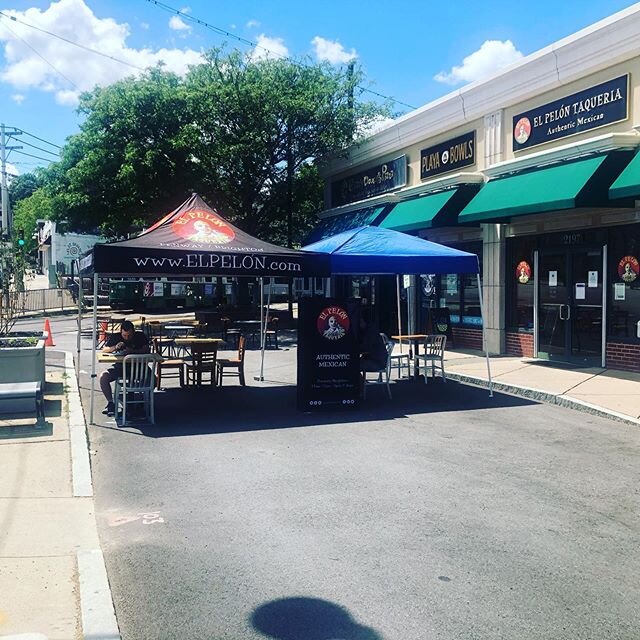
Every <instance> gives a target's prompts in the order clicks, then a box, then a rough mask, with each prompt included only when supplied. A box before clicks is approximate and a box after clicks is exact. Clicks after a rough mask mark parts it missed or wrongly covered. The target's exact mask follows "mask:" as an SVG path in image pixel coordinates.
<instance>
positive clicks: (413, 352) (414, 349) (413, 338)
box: [391, 333, 429, 378]
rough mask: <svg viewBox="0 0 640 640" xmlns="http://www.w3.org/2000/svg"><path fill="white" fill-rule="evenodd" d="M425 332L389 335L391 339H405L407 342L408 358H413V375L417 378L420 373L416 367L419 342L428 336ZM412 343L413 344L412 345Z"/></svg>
mask: <svg viewBox="0 0 640 640" xmlns="http://www.w3.org/2000/svg"><path fill="white" fill-rule="evenodd" d="M428 337H429V334H427V333H408V334H406V335H403V336H400V335H398V336H391V338H392V340H406V341H407V342H409V359H410V360H413V371H414V373H413V375H414V377H415V378H418V377H419V375H420V369H419V367H418V356H419V355H420V343H421V342H423V341H424V339H425V338H428ZM412 345H413V346H412Z"/></svg>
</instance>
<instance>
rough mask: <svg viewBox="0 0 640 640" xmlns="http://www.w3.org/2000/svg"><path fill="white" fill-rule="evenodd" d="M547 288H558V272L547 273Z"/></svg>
mask: <svg viewBox="0 0 640 640" xmlns="http://www.w3.org/2000/svg"><path fill="white" fill-rule="evenodd" d="M549 286H550V287H557V286H558V272H557V271H549Z"/></svg>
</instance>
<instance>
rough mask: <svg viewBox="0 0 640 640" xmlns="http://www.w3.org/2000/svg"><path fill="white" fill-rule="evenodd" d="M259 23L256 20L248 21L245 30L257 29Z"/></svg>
mask: <svg viewBox="0 0 640 640" xmlns="http://www.w3.org/2000/svg"><path fill="white" fill-rule="evenodd" d="M259 26H260V23H259V22H258V21H257V20H249V22H247V29H255V28H256V27H259Z"/></svg>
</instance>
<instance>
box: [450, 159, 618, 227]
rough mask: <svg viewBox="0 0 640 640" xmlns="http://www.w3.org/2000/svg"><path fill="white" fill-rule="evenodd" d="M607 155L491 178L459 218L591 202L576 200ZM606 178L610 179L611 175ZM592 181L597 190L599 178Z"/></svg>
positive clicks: (478, 218) (487, 217) (483, 219)
mask: <svg viewBox="0 0 640 640" xmlns="http://www.w3.org/2000/svg"><path fill="white" fill-rule="evenodd" d="M607 158H608V156H606V155H600V156H595V157H591V158H585V159H584V160H576V161H574V162H560V163H558V164H557V165H553V166H549V167H546V168H541V169H533V170H531V171H526V172H522V173H518V174H515V175H509V176H506V177H503V178H494V179H492V180H490V181H489V182H488V183H487V184H485V185H484V187H483V188H482V189H480V191H479V192H478V195H476V197H475V198H473V200H471V202H470V203H469V204H468V205H467V206H466V207H465V208H464V209H463V211H462V213H460V215H459V216H458V222H460V223H463V222H488V221H492V220H504V219H505V218H511V217H513V216H521V215H526V214H531V213H544V212H546V211H559V210H561V209H573V208H575V207H577V206H587V204H590V203H586V202H585V203H581V202H580V203H579V202H578V201H577V200H578V198H579V197H580V196H581V195H583V194H584V193H585V192H586V191H588V190H585V187H587V186H588V183H589V182H590V181H591V178H592V177H593V176H594V174H595V173H596V172H597V171H598V169H599V168H600V167H601V166H602V165H603V163H605V160H607ZM618 170H619V169H618ZM607 173H608V172H607ZM601 177H602V176H601ZM609 180H612V176H610V177H609ZM595 182H597V183H598V184H597V185H595V186H594V189H595V188H596V187H597V188H598V192H599V191H600V190H601V189H600V188H601V186H602V185H601V180H600V179H598V180H596V181H595ZM609 184H611V182H609ZM593 204H594V206H597V205H599V204H601V203H600V201H598V202H596V201H595V200H594V202H593ZM602 204H604V203H602Z"/></svg>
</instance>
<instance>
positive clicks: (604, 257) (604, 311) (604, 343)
mask: <svg viewBox="0 0 640 640" xmlns="http://www.w3.org/2000/svg"><path fill="white" fill-rule="evenodd" d="M607 255H608V247H607V245H606V244H605V245H603V246H602V356H601V358H602V359H601V362H600V364H601V365H602V368H603V369H604V368H606V366H607V286H608V277H609V275H608V273H607Z"/></svg>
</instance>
